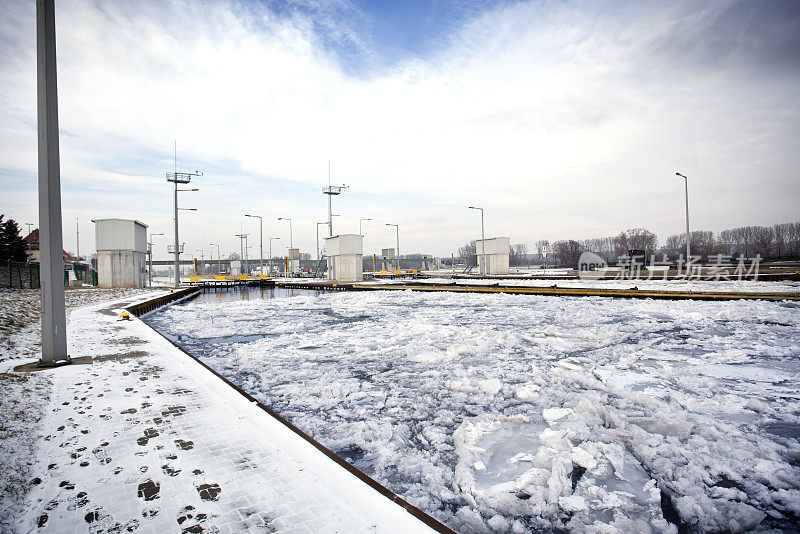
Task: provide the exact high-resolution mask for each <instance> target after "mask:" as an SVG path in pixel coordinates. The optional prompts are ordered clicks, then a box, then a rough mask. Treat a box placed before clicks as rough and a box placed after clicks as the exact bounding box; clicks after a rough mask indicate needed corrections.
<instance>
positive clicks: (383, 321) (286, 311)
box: [147, 288, 800, 532]
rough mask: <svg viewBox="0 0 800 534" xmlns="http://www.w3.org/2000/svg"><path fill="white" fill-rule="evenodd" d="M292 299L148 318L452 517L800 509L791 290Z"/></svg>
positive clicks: (599, 528) (655, 522)
mask: <svg viewBox="0 0 800 534" xmlns="http://www.w3.org/2000/svg"><path fill="white" fill-rule="evenodd" d="M767 290H772V289H771V288H769V289H767ZM293 294H294V295H295V296H293V297H291V298H273V299H258V298H253V299H251V300H236V299H235V298H234V299H227V298H225V297H224V296H220V295H213V294H207V295H204V296H203V297H201V298H200V299H197V300H194V301H189V302H186V303H183V304H181V305H177V306H171V307H169V308H166V309H163V310H161V311H159V312H156V313H154V314H151V315H149V316H148V318H147V320H148V321H149V322H150V323H151V324H153V325H154V326H155V327H157V328H158V329H160V330H161V331H163V332H166V333H168V334H169V335H171V336H173V337H174V338H175V339H176V340H178V342H179V343H181V344H182V345H183V346H184V347H186V348H187V349H188V350H190V351H191V352H193V353H194V354H195V355H197V356H198V357H199V358H201V359H203V361H205V362H206V363H208V364H209V365H211V366H212V367H214V368H215V369H217V370H218V371H219V372H221V373H222V374H223V375H225V376H226V377H228V378H229V379H231V380H232V381H234V382H236V383H237V384H239V385H241V386H242V387H243V388H244V389H246V390H247V391H248V392H250V393H251V394H253V395H254V396H255V397H256V398H258V399H259V400H261V401H262V402H264V403H265V404H267V405H269V406H272V407H273V408H274V409H276V410H277V411H278V412H279V413H281V414H283V415H284V416H286V417H287V418H289V419H291V420H292V421H293V422H294V423H295V424H296V425H298V426H299V427H300V428H302V429H304V430H305V431H307V432H309V433H310V434H311V435H313V436H314V437H315V438H317V439H318V440H320V441H321V442H322V443H324V444H326V445H327V446H328V447H330V448H331V449H333V450H334V451H336V452H337V453H338V454H340V455H341V456H343V457H345V458H347V459H348V460H349V461H350V462H351V463H353V464H354V465H356V466H357V467H359V468H360V469H362V470H364V471H365V472H367V473H368V474H370V475H371V476H373V477H375V478H376V479H378V480H379V481H381V482H382V483H384V484H385V485H387V486H388V487H390V488H391V489H393V490H394V491H396V492H398V493H399V494H400V495H401V496H403V497H404V498H405V499H407V500H409V501H410V502H412V503H413V504H415V505H417V506H420V507H421V508H423V509H425V510H426V511H428V512H429V513H431V514H432V515H434V516H436V517H437V518H439V519H440V520H442V521H444V522H446V523H447V524H449V525H450V526H451V527H453V528H455V529H456V530H458V531H461V532H488V531H491V530H495V531H498V530H499V531H502V530H511V531H523V530H529V529H535V528H568V529H571V530H574V531H577V532H590V531H591V532H630V531H641V532H674V531H675V530H674V525H672V524H669V523H667V521H666V520H665V517H664V515H665V513H666V514H667V515H668V516H670V518H671V520H673V521H676V520H677V521H680V523H681V524H682V525H684V526H687V527H691V528H694V529H697V530H700V531H718V530H736V529H752V528H762V529H767V528H771V527H777V528H786V527H787V526H789V525H791V524H792V521H793V518H796V517H797V515H798V513H800V467H798V466H800V454H798V452H797V450H798V435H799V434H800V432H798V430H800V389H798V386H797V384H798V378H800V362H798V360H797V347H798V341H799V340H800V334H798V332H800V330H798V325H800V306H799V305H798V304H797V303H793V302H764V301H734V302H700V301H676V302H664V301H652V300H617V299H603V298H592V297H588V298H587V297H583V298H565V297H543V296H530V295H503V294H491V295H485V294H454V293H436V294H428V293H419V292H410V291H404V292H396V291H387V292H382V291H375V292H332V293H323V294H315V293H312V292H302V291H295V292H294V293H293ZM220 299H223V300H220ZM662 493H663V496H664V498H663V500H664V501H665V502H666V503H667V504H666V508H664V507H662ZM670 503H671V505H670ZM673 514H674V515H675V516H676V517H677V519H676V518H675V517H672V515H673Z"/></svg>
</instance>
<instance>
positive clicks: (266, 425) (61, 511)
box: [16, 299, 429, 533]
mask: <svg viewBox="0 0 800 534" xmlns="http://www.w3.org/2000/svg"><path fill="white" fill-rule="evenodd" d="M126 302H128V303H129V302H131V300H130V299H129V300H127V301H116V302H115V303H111V304H108V303H106V304H103V305H97V306H93V307H89V308H81V309H78V310H76V311H74V312H73V313H72V315H71V316H70V322H69V325H68V328H69V334H68V340H69V344H70V354H71V355H72V356H73V357H76V356H91V357H92V358H93V359H94V360H93V363H92V364H91V365H72V366H67V367H62V368H59V369H55V370H47V371H41V373H46V374H47V375H48V376H49V378H50V380H51V381H52V391H51V394H50V407H49V411H48V412H47V413H46V415H45V417H44V419H43V420H42V421H41V423H40V427H39V431H40V433H41V435H40V438H41V441H40V444H39V447H38V450H37V455H36V458H35V461H36V463H35V465H34V466H33V472H34V475H35V476H36V478H34V480H33V482H32V484H33V488H32V489H31V491H30V492H29V493H28V495H27V498H26V501H25V503H24V506H23V513H22V514H21V515H20V517H18V518H17V524H16V531H19V532H29V531H34V530H35V531H37V532H38V531H50V532H76V531H90V532H122V531H127V532H132V531H134V530H137V529H141V531H144V532H178V531H183V532H203V531H206V532H242V531H246V530H247V529H248V528H252V529H255V530H254V531H263V532H270V531H283V530H291V531H292V532H315V533H316V532H403V533H405V532H423V531H429V529H428V528H427V527H426V526H425V525H423V524H422V523H420V522H419V521H418V520H416V519H415V518H414V517H412V516H411V515H410V514H408V513H407V512H406V511H405V510H403V509H402V508H400V507H399V506H397V505H395V504H394V503H392V502H391V501H390V500H389V499H387V498H385V497H383V496H381V495H379V494H378V493H376V492H375V491H374V490H372V489H371V488H369V487H368V486H366V484H364V483H363V482H361V481H360V480H358V479H357V478H355V477H354V476H353V475H352V474H350V473H348V472H347V471H346V470H344V469H343V468H342V467H340V466H338V465H336V464H335V463H334V462H332V461H331V460H330V459H329V458H327V457H325V456H324V455H323V454H322V453H321V452H320V451H318V450H317V449H315V448H314V447H313V446H312V445H310V444H309V443H307V442H306V441H304V440H302V438H300V437H299V436H297V435H296V434H294V433H292V432H291V431H290V430H288V429H287V428H286V427H285V426H284V425H282V424H281V423H279V422H278V421H277V420H275V419H273V418H272V417H270V416H269V415H268V414H266V413H265V412H264V411H263V410H261V409H260V408H258V407H257V406H256V405H254V404H253V403H251V402H248V401H247V400H246V399H245V398H244V397H243V396H241V395H240V394H238V393H236V392H235V391H234V390H233V389H232V388H230V387H229V386H227V385H226V384H224V383H223V382H222V381H221V380H220V379H219V378H217V377H215V376H214V375H213V374H211V373H210V372H209V371H208V370H206V369H204V368H203V367H202V366H200V364H198V363H197V362H195V361H194V360H193V359H192V358H190V357H188V356H186V355H185V354H183V353H182V352H180V351H179V350H178V349H176V348H175V347H173V346H172V345H171V344H170V343H169V342H167V341H166V340H165V339H163V338H162V337H161V336H159V335H158V334H157V333H156V332H154V331H152V329H150V328H149V327H148V326H147V325H146V324H144V323H142V322H141V321H139V320H136V319H133V320H131V321H119V320H118V315H119V312H120V311H121V310H120V309H121V308H122V307H123V306H124V305H126V304H125V303H126Z"/></svg>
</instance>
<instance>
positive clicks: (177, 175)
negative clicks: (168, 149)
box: [167, 144, 203, 287]
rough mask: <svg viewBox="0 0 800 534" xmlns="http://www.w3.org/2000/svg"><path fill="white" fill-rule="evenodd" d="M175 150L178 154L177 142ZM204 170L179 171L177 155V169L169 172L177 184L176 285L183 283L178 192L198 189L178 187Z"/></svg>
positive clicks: (168, 174) (170, 179) (168, 176)
mask: <svg viewBox="0 0 800 534" xmlns="http://www.w3.org/2000/svg"><path fill="white" fill-rule="evenodd" d="M175 152H176V154H177V144H176V149H175ZM202 175H203V173H202V172H178V158H177V156H176V157H175V171H174V172H168V173H167V181H168V182H172V183H174V184H175V287H179V286H180V285H181V267H180V255H181V249H180V241H179V240H178V211H179V210H180V209H181V208H178V192H180V191H197V188H194V189H178V184H188V183H189V182H190V181H191V180H192V176H202ZM185 211H197V210H196V209H189V210H185Z"/></svg>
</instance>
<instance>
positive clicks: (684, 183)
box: [675, 172, 691, 270]
mask: <svg viewBox="0 0 800 534" xmlns="http://www.w3.org/2000/svg"><path fill="white" fill-rule="evenodd" d="M675 174H676V175H677V176H680V177H681V178H683V187H684V190H685V192H686V268H687V270H688V268H689V259H690V258H691V255H690V248H689V179H688V178H687V177H686V176H685V175H683V174H681V173H679V172H676V173H675Z"/></svg>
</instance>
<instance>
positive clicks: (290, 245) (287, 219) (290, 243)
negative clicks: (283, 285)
mask: <svg viewBox="0 0 800 534" xmlns="http://www.w3.org/2000/svg"><path fill="white" fill-rule="evenodd" d="M278 220H279V221H289V267H290V268H293V267H294V259H293V258H292V250H293V249H294V244H293V243H292V220H291V219H290V218H288V217H278ZM289 270H291V269H289ZM286 277H287V278H289V273H286Z"/></svg>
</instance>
